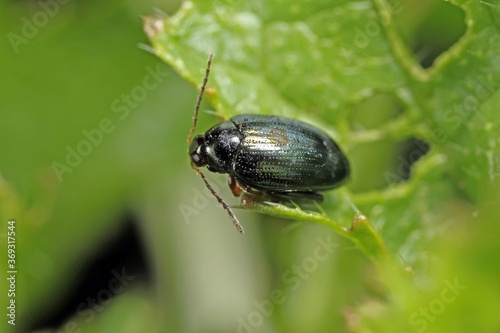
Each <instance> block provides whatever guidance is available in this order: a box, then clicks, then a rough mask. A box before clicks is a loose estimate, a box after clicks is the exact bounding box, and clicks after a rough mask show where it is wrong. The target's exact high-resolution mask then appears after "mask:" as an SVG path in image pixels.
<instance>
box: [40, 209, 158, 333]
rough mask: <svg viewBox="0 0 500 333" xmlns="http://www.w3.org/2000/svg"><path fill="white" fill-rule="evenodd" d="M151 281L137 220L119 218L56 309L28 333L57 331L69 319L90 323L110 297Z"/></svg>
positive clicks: (129, 217)
mask: <svg viewBox="0 0 500 333" xmlns="http://www.w3.org/2000/svg"><path fill="white" fill-rule="evenodd" d="M150 281H151V270H150V267H149V264H148V262H147V257H146V254H145V251H144V247H143V246H142V244H141V238H140V233H139V230H138V228H137V220H136V219H135V218H134V217H132V216H127V217H125V218H124V219H123V224H122V228H121V230H120V231H119V232H118V233H117V234H116V236H115V237H114V238H113V239H111V240H109V242H108V244H106V245H105V246H104V247H103V248H102V249H101V251H100V252H98V253H96V254H95V256H94V257H92V258H89V259H88V260H87V264H85V265H84V267H83V269H82V270H81V273H80V275H79V276H78V277H77V278H76V279H75V284H74V286H73V288H71V289H70V290H69V291H68V293H67V294H66V295H65V296H63V300H62V301H60V302H58V306H57V307H55V308H54V309H53V311H51V313H49V314H47V315H45V316H44V317H43V318H42V319H40V320H38V321H37V322H35V323H34V325H33V326H32V327H31V328H30V331H32V330H35V331H36V330H42V329H57V328H58V327H60V326H61V325H63V324H64V323H65V322H66V321H68V320H69V319H71V318H72V317H74V316H75V315H76V316H81V318H82V319H83V320H88V321H90V320H93V319H94V317H95V316H97V315H98V314H99V312H101V311H103V310H104V307H105V306H106V304H108V303H109V302H110V300H111V299H112V298H113V297H116V296H118V295H119V294H121V293H123V292H126V291H127V290H130V289H132V288H133V286H136V285H138V284H147V283H149V282H150Z"/></svg>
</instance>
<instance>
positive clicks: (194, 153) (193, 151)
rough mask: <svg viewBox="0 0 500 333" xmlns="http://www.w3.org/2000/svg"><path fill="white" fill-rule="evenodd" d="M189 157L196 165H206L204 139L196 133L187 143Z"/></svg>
mask: <svg viewBox="0 0 500 333" xmlns="http://www.w3.org/2000/svg"><path fill="white" fill-rule="evenodd" d="M189 157H190V158H191V161H192V162H193V163H194V165H196V166H197V167H202V166H205V165H207V156H206V154H205V139H204V138H203V136H201V135H197V136H196V137H195V138H194V140H193V141H192V142H191V144H190V145H189Z"/></svg>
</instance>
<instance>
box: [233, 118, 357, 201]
mask: <svg viewBox="0 0 500 333" xmlns="http://www.w3.org/2000/svg"><path fill="white" fill-rule="evenodd" d="M230 121H232V122H233V123H234V124H235V125H236V127H237V128H238V129H239V131H240V133H241V134H242V135H243V139H242V141H241V143H240V145H239V147H238V150H237V153H236V155H235V158H234V160H233V168H232V169H233V172H234V176H235V177H236V178H237V180H238V181H239V182H240V183H242V184H243V185H246V186H250V187H251V188H254V189H257V190H264V191H273V190H274V191H321V190H327V189H331V188H334V187H337V186H339V185H340V184H342V183H343V182H344V181H345V180H346V179H347V177H348V175H349V164H348V161H347V159H346V157H345V155H344V154H343V153H342V151H341V150H340V148H339V147H338V146H337V144H336V143H335V142H334V141H333V140H332V139H331V138H330V137H328V136H327V135H326V134H325V133H323V132H321V131H320V130H318V129H317V128H315V127H313V126H311V125H308V124H305V123H303V122H300V121H297V120H292V119H288V118H282V117H276V116H263V115H239V116H235V117H233V118H231V119H230Z"/></svg>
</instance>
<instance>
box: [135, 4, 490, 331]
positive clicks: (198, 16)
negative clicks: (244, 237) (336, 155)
mask: <svg viewBox="0 0 500 333" xmlns="http://www.w3.org/2000/svg"><path fill="white" fill-rule="evenodd" d="M442 6H444V7H447V8H453V10H455V11H456V12H458V14H459V15H458V16H460V15H462V14H463V16H464V22H465V28H466V31H465V34H464V35H463V36H462V37H460V38H459V39H458V40H457V41H456V42H455V43H454V44H453V45H451V46H450V47H449V49H447V50H446V51H445V52H444V53H442V54H441V55H440V56H439V57H438V58H437V59H436V60H435V61H434V63H433V65H432V67H430V68H427V69H425V68H422V66H421V65H420V64H419V60H418V53H415V54H414V53H413V52H412V49H411V46H410V44H411V41H408V39H407V38H406V37H403V35H402V34H401V31H400V29H399V27H398V23H397V20H400V19H402V18H399V17H398V16H400V17H404V16H405V15H407V14H401V12H402V10H403V8H402V7H411V8H416V7H413V6H410V5H409V3H406V2H405V3H399V2H387V1H383V0H374V1H373V2H349V1H306V0H302V1H300V0H296V1H244V0H234V1H229V0H228V1H222V0H221V1H213V2H207V1H201V0H200V1H187V2H184V5H183V6H182V8H181V9H180V10H179V12H178V13H177V14H176V15H175V16H173V17H161V16H152V17H148V18H146V20H145V26H144V29H145V32H146V34H147V35H148V37H149V39H150V41H151V44H152V46H153V50H154V53H155V54H156V55H157V56H158V57H160V58H162V59H163V60H165V61H166V62H167V63H169V64H170V65H171V66H172V67H173V68H174V69H175V70H177V71H178V73H179V74H180V75H182V76H183V77H184V78H186V79H187V80H189V81H190V82H192V83H194V84H195V85H196V86H199V85H200V83H201V81H202V77H203V71H204V67H205V62H206V58H207V56H208V54H209V53H210V52H213V53H214V54H215V59H214V64H213V67H212V72H211V74H210V78H209V90H208V92H207V94H206V97H207V98H208V99H209V100H210V101H211V102H212V104H213V105H214V107H215V108H216V110H217V112H218V114H219V115H221V116H223V117H231V116H234V115H236V114H240V113H259V114H276V115H283V116H288V117H294V118H298V119H302V120H304V121H306V122H310V123H313V124H315V125H317V126H319V127H321V128H323V129H324V130H326V131H327V132H328V133H330V134H331V135H332V137H334V138H335V139H336V140H337V141H338V142H339V143H340V144H341V146H342V147H344V148H345V150H346V151H347V155H348V156H349V157H350V159H351V161H352V169H353V176H352V178H353V179H352V182H351V184H349V185H347V189H344V190H342V191H333V192H330V193H328V194H327V198H326V202H325V204H324V205H322V208H323V209H324V211H325V214H324V215H322V214H316V213H310V212H306V211H302V210H300V209H299V208H294V209H291V208H287V207H282V206H280V205H267V206H266V205H265V204H262V203H260V204H254V205H247V207H249V206H251V208H253V209H255V210H257V211H260V212H264V213H266V214H270V215H277V216H281V217H288V218H292V219H297V220H301V221H313V222H320V223H324V224H327V225H329V226H330V227H331V228H332V229H333V230H335V231H336V232H337V233H338V234H340V235H342V236H344V237H347V238H349V239H351V241H353V242H354V243H356V244H357V245H358V248H360V249H361V250H362V252H364V253H365V254H367V255H368V256H375V257H378V258H380V257H379V256H377V255H376V253H381V249H383V251H385V248H387V251H388V254H389V256H390V257H391V258H393V259H396V260H398V261H401V265H403V266H407V268H408V270H409V271H413V272H414V275H412V276H413V278H414V279H413V280H414V281H422V280H425V273H424V272H425V271H426V269H428V267H429V266H428V265H429V262H430V260H431V255H430V254H429V253H428V252H427V249H428V248H429V247H430V246H431V245H432V246H435V244H436V243H439V241H440V237H442V236H443V235H444V234H446V231H447V230H448V228H453V227H454V226H455V223H456V221H457V220H458V221H460V220H461V219H463V216H462V214H463V211H466V212H469V209H472V208H471V207H473V206H474V205H477V204H479V203H481V200H484V195H485V191H484V189H485V188H487V187H488V186H490V185H491V183H492V182H493V181H496V180H497V179H498V177H499V176H500V168H499V167H498V165H499V162H500V152H499V151H498V149H499V148H498V147H500V145H499V143H500V141H499V139H498V138H499V137H500V126H499V125H500V119H499V118H500V113H499V112H498V105H500V93H499V89H498V87H499V83H500V82H499V80H498V79H497V78H498V77H500V48H499V47H498V45H500V35H499V20H498V17H499V16H498V8H499V5H498V4H495V3H488V2H481V3H478V2H471V1H458V0H455V1H452V4H450V3H446V4H445V3H443V4H442ZM452 6H456V7H452ZM444 7H443V8H444ZM410 11H411V9H410ZM438 16H439V15H438ZM436 33H439V32H436ZM379 96H385V97H384V98H385V99H386V100H388V101H389V102H387V103H379V102H373V101H375V100H378V97H379ZM367 101H369V103H366V102H367ZM377 103H379V105H377ZM380 105H383V106H382V107H380ZM387 105H395V106H396V107H397V108H400V109H401V110H400V111H399V112H393V111H390V110H383V108H386V107H387ZM359 107H361V108H362V109H363V111H362V113H360V115H357V116H356V115H354V116H353V112H354V111H353V110H356V108H359ZM381 108H382V110H381ZM383 114H385V115H386V116H385V117H388V118H387V119H386V120H384V121H370V119H372V118H373V119H376V118H377V117H379V116H380V115H383ZM396 114H397V115H396ZM387 115H390V116H387ZM352 117H354V118H356V117H357V118H358V119H356V121H353V120H352V119H351V118H352ZM359 118H361V119H359ZM363 118H367V119H368V120H367V121H366V122H365V121H364V119H363ZM357 124H372V125H370V126H371V127H364V126H361V127H360V126H358V125H357ZM358 127H360V128H358ZM198 131H202V129H198ZM415 138H416V139H418V140H419V141H418V142H423V143H422V144H420V145H416V146H413V147H412V151H410V152H409V154H408V157H407V160H409V161H406V164H403V165H401V163H399V164H398V161H401V160H405V158H404V157H403V152H402V151H401V150H400V148H399V146H398V145H399V144H401V143H403V142H405V140H410V139H415ZM377 145H380V146H381V147H383V148H379V147H378V146H377ZM428 148H429V149H428ZM427 150H428V151H427ZM422 155H424V156H423V157H421V156H422ZM410 163H411V165H410ZM366 165H368V167H366ZM370 167H373V168H375V169H376V170H383V171H382V172H379V173H378V174H370V173H367V174H364V173H366V170H367V168H368V169H369V168H370ZM368 171H369V170H368ZM405 173H409V174H410V177H409V179H408V180H404V181H402V178H404V177H403V175H404V174H405ZM373 177H376V178H377V179H378V180H377V181H375V182H373V183H372V185H366V186H364V185H363V184H364V183H365V182H366V183H367V184H370V181H371V178H373ZM373 184H378V185H376V186H375V185H373ZM341 192H342V193H345V194H346V196H347V197H348V198H349V200H351V201H352V202H353V204H354V205H355V207H356V209H359V210H360V211H361V212H362V213H363V214H364V215H366V216H367V217H368V219H369V221H371V223H372V224H371V227H370V228H372V229H371V230H374V232H373V233H370V232H369V233H368V235H369V236H368V237H367V234H365V233H361V234H359V233H354V232H353V233H350V234H346V233H345V230H347V228H348V227H349V224H350V222H351V221H352V220H353V216H354V215H355V214H354V211H353V209H352V208H351V206H350V205H349V204H348V202H347V201H346V199H345V198H343V197H342V196H341V195H340V193H341ZM462 206H465V208H463V209H457V208H455V207H462ZM334 221H336V222H334ZM366 230H368V229H366ZM378 240H380V243H378ZM377 244H378V245H377ZM370 251H372V252H370ZM383 251H382V252H383ZM386 273H387V274H386V275H385V277H386V279H387V281H388V283H390V282H389V281H391V282H393V283H394V286H396V287H395V288H393V289H392V290H391V291H392V292H394V293H393V294H391V291H387V293H388V294H389V295H391V296H388V297H394V299H396V301H397V298H398V297H397V295H398V293H400V294H401V295H404V296H407V297H408V298H407V299H406V300H405V301H403V303H405V305H404V306H402V307H397V306H396V305H395V303H392V306H395V307H394V308H391V307H389V308H385V309H384V310H383V311H386V312H385V313H383V314H380V313H378V314H377V315H376V316H375V317H372V319H373V318H384V315H385V316H387V317H385V318H388V316H389V314H390V313H391V312H390V311H394V313H397V314H398V315H401V317H400V318H399V319H401V320H400V321H396V323H393V324H390V325H387V326H384V325H382V327H384V328H385V330H384V329H382V330H376V331H393V329H395V328H398V327H399V328H401V327H402V326H398V325H399V324H402V325H403V326H404V325H407V323H408V318H409V316H410V315H411V313H412V311H414V309H415V307H417V308H418V305H419V304H422V302H424V301H423V299H425V297H426V295H428V294H424V296H422V295H420V296H419V295H415V294H414V293H413V292H411V291H410V289H411V288H412V287H411V286H409V285H408V281H407V280H408V275H404V274H403V275H401V271H392V269H390V268H387V269H386ZM421 285H422V284H421ZM423 285H425V283H424V284H423ZM424 289H425V288H424ZM434 291H435V290H434ZM404 296H402V297H404ZM389 303H390V302H389ZM424 303H425V302H424ZM400 305H401V304H400ZM382 307H383V308H384V306H382ZM369 308H370V309H373V308H374V307H369ZM383 311H382V312H383ZM387 311H388V312H387ZM354 313H356V314H355V315H356V316H358V315H359V316H360V317H363V318H364V319H365V320H366V321H365V322H364V324H363V325H361V326H360V327H350V328H351V330H352V331H359V332H364V331H367V330H368V327H371V326H370V325H371V324H370V320H371V319H369V318H370V316H372V315H373V313H371V314H369V315H367V313H363V307H359V308H357V309H356V310H355V311H354ZM382 322H383V323H388V322H389V321H386V322H384V321H382ZM387 327H390V328H391V329H387ZM442 331H444V330H442Z"/></svg>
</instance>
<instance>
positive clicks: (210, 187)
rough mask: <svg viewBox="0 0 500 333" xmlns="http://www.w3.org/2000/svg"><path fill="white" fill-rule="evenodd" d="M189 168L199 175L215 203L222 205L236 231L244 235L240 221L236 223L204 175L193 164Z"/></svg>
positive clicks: (233, 216) (228, 208)
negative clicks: (215, 200)
mask: <svg viewBox="0 0 500 333" xmlns="http://www.w3.org/2000/svg"><path fill="white" fill-rule="evenodd" d="M191 167H192V168H193V169H194V170H195V171H196V172H197V173H198V174H199V175H200V177H201V179H203V181H204V182H205V186H206V187H207V188H208V190H209V191H210V193H212V195H213V196H214V197H215V199H217V201H218V202H219V203H220V204H221V205H222V207H223V208H224V209H225V210H226V212H227V213H228V214H229V217H230V218H231V220H233V224H234V226H235V227H236V229H238V231H239V232H240V234H244V233H245V231H244V230H243V226H242V225H241V223H240V221H238V218H237V217H236V215H235V214H234V212H233V210H232V209H231V208H230V207H229V206H228V205H227V203H226V202H225V201H224V200H222V198H221V197H220V196H219V194H218V193H217V192H215V190H214V189H213V187H212V186H211V185H210V183H209V182H208V180H207V178H206V177H205V175H204V174H203V172H201V171H200V169H198V168H197V167H196V166H195V165H194V164H193V163H191Z"/></svg>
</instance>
